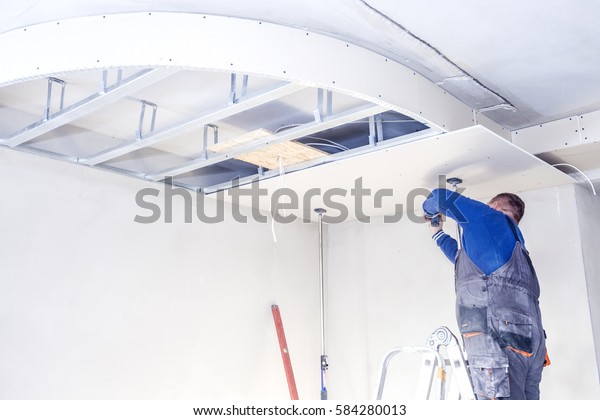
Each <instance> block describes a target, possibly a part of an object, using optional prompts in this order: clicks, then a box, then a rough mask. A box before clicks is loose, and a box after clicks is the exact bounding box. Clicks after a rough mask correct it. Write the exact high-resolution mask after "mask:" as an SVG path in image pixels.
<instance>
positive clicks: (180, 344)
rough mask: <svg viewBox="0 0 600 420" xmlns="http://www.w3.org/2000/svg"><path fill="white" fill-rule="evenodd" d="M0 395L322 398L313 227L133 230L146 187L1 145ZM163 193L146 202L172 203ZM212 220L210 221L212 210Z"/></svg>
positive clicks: (176, 216) (176, 220)
mask: <svg viewBox="0 0 600 420" xmlns="http://www.w3.org/2000/svg"><path fill="white" fill-rule="evenodd" d="M0 162H1V163H2V164H1V165H0V177H1V178H2V182H1V183H0V196H1V197H2V207H1V213H2V217H1V218H0V256H1V257H0V258H1V262H2V272H1V274H0V291H1V292H0V342H2V343H3V344H2V346H0V398H2V399H237V398H243V399H288V398H289V393H288V388H287V383H286V379H285V375H284V371H283V365H282V362H281V355H280V351H279V346H278V342H277V336H276V332H275V327H274V323H273V318H272V314H271V305H272V304H278V305H279V306H280V310H281V314H282V317H283V322H284V327H285V329H286V334H287V340H288V345H289V348H290V354H291V357H292V363H293V364H294V368H295V370H296V372H295V374H296V382H297V386H298V392H299V395H300V398H303V399H308V398H311V399H318V398H319V365H318V363H319V362H318V355H319V354H320V344H319V306H318V305H319V303H318V302H319V300H318V236H317V228H316V226H315V225H310V224H302V223H296V224H288V225H276V239H277V242H275V241H274V239H273V235H272V232H271V226H270V225H269V224H265V223H257V222H252V221H249V222H248V223H239V222H236V221H233V220H231V212H230V211H227V212H226V213H225V214H226V217H227V219H228V220H227V221H225V222H222V223H217V224H203V223H200V222H199V221H198V220H197V219H196V218H194V220H193V222H192V223H184V217H183V214H184V212H183V199H181V198H180V197H175V198H174V202H175V205H174V208H173V223H165V222H164V219H161V221H159V222H156V223H152V224H140V223H135V222H134V221H133V219H134V217H135V216H136V215H144V216H147V215H148V211H147V210H143V209H140V208H139V207H138V206H137V205H136V203H135V194H136V193H137V192H138V191H139V190H140V189H142V188H148V187H151V188H155V187H157V185H156V184H149V183H146V182H142V181H139V180H136V179H128V178H124V177H122V176H115V175H112V174H109V173H105V172H102V171H98V170H92V169H89V168H85V167H78V166H73V165H70V164H65V163H62V162H57V161H52V160H48V159H42V158H39V157H36V156H32V155H27V154H23V153H17V152H13V151H8V150H0ZM162 197H163V195H161V196H160V198H154V197H150V198H148V201H153V202H155V203H158V204H160V205H161V207H162V206H163V204H161V203H160V200H162ZM207 206H208V208H207V209H206V212H207V213H209V214H214V213H213V212H214V211H215V210H216V209H215V207H214V206H215V203H214V202H211V201H209V202H208V204H207Z"/></svg>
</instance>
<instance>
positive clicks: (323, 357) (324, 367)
mask: <svg viewBox="0 0 600 420" xmlns="http://www.w3.org/2000/svg"><path fill="white" fill-rule="evenodd" d="M315 213H317V214H318V215H319V290H320V293H321V399H322V400H326V399H327V385H326V381H325V379H326V372H327V368H328V367H329V363H328V362H327V356H326V354H325V283H324V281H323V213H327V210H325V209H321V208H318V209H315Z"/></svg>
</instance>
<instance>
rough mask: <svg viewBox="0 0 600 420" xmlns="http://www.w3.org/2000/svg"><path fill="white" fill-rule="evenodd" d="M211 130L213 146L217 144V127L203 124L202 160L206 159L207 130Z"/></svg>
mask: <svg viewBox="0 0 600 420" xmlns="http://www.w3.org/2000/svg"><path fill="white" fill-rule="evenodd" d="M209 128H210V129H212V135H213V144H217V143H218V142H219V127H218V126H216V125H214V124H205V125H204V139H203V147H204V149H203V150H202V156H204V159H208V129H209Z"/></svg>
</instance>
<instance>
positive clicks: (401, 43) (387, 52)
mask: <svg viewBox="0 0 600 420" xmlns="http://www.w3.org/2000/svg"><path fill="white" fill-rule="evenodd" d="M0 4H1V6H0V7H1V10H2V13H1V14H0V33H1V32H5V31H8V30H11V29H14V28H18V27H23V26H28V25H33V24H37V23H42V22H48V21H52V20H56V19H66V18H72V17H80V16H92V15H100V14H111V13H124V12H139V11H166V12H190V13H206V14H215V15H222V16H231V17H240V18H248V19H255V20H262V21H266V22H272V23H277V24H282V25H287V26H292V27H298V28H305V29H307V30H311V31H314V32H318V33H322V34H327V35H330V36H333V37H336V38H339V39H343V40H345V41H347V42H351V43H353V44H356V45H359V46H363V47H365V48H367V49H370V50H372V51H374V52H377V53H380V54H382V55H384V56H386V57H389V58H392V59H394V60H396V61H398V62H401V63H403V64H405V65H407V66H408V67H410V68H413V69H415V70H416V71H417V72H419V73H421V74H422V75H424V76H426V77H427V78H429V79H430V80H432V81H434V82H436V83H442V86H443V87H444V88H445V89H447V90H448V91H450V92H451V93H453V94H454V95H456V96H457V97H459V99H461V100H463V101H464V102H465V103H467V104H468V105H470V106H472V107H473V108H475V109H482V108H485V107H491V106H495V105H501V104H503V103H507V104H510V105H513V106H514V107H515V108H516V111H515V110H513V109H508V108H507V109H497V110H493V111H489V112H488V113H487V115H488V116H489V117H490V118H491V119H493V120H495V121H496V122H498V123H499V124H500V125H501V126H503V127H505V128H509V129H516V128H522V127H527V126H530V125H534V124H539V123H543V122H547V121H552V120H556V119H559V118H563V117H566V116H570V115H574V114H576V113H585V112H590V111H594V110H597V109H599V108H600V100H599V99H598V98H600V49H599V48H598V45H600V25H598V24H597V19H598V17H599V16H600V3H599V2H597V1H595V0H580V1H578V2H576V3H573V2H569V1H565V0H530V1H527V2H523V1H519V0H503V1H487V2H485V3H482V2H480V1H476V0H461V1H447V0H431V1H427V2H424V1H421V0H404V1H396V0H365V1H362V0H328V1H321V0H279V1H277V2H274V1H272V0H253V1H252V2H248V1H244V0H242V1H232V0H230V1H226V2H215V1H211V0H188V1H185V0H180V1H176V0H174V1H169V2H165V1H143V0H137V1H123V0H104V1H102V2H97V1H89V0H55V1H43V2H42V1H32V0H21V1H19V2H15V1H8V0H2V1H1V2H0ZM390 83H393V81H390ZM488 89H489V90H488Z"/></svg>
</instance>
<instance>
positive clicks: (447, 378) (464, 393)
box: [376, 327, 475, 400]
mask: <svg viewBox="0 0 600 420" xmlns="http://www.w3.org/2000/svg"><path fill="white" fill-rule="evenodd" d="M400 353H422V354H423V362H422V365H421V373H420V376H419V381H418V384H417V391H416V398H417V399H425V400H428V399H437V400H446V399H462V400H474V399H475V395H474V393H473V387H472V385H471V379H470V377H469V373H468V371H467V362H466V360H465V357H464V355H463V352H462V349H461V347H460V344H459V342H458V339H457V338H456V336H455V335H454V334H452V332H451V331H450V330H449V329H448V328H447V327H439V328H437V329H436V330H435V331H434V332H433V333H431V334H430V335H429V337H427V340H426V341H425V345H424V346H402V347H396V348H394V349H392V350H390V351H389V352H388V353H387V354H386V356H385V357H384V359H383V362H382V363H381V368H380V374H379V383H378V385H377V397H376V399H377V400H381V398H382V396H383V388H384V385H385V379H386V376H387V371H388V366H389V363H390V360H391V359H392V358H393V357H394V356H396V355H398V354H400Z"/></svg>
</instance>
